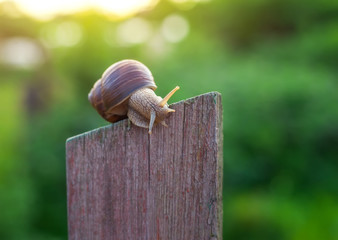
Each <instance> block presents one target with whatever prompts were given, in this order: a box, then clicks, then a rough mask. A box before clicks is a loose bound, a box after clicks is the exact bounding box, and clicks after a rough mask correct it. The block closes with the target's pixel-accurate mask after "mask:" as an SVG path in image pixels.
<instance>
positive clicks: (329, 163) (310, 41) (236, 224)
mask: <svg viewBox="0 0 338 240" xmlns="http://www.w3.org/2000/svg"><path fill="white" fill-rule="evenodd" d="M8 4H11V3H9V2H4V3H2V4H0V49H2V52H1V51H0V52H1V53H2V54H4V52H5V51H6V48H5V47H4V46H8V44H7V45H6V42H7V43H8V41H10V40H13V39H21V40H22V39H26V40H27V39H28V40H30V41H32V42H34V44H35V45H36V46H38V49H40V55H39V56H40V58H38V60H39V59H40V60H39V61H38V62H37V63H36V64H35V65H34V64H33V65H32V66H30V67H26V66H22V65H18V64H17V65H15V64H14V65H13V64H10V62H8V61H9V60H8V59H7V60H6V56H5V55H4V56H5V57H4V56H1V59H2V61H1V62H0V72H1V75H0V102H1V105H0V110H1V124H0V133H1V134H0V207H1V214H0V239H8V240H11V239H13V240H16V239H20V240H21V239H67V211H66V183H65V181H66V177H65V148H64V143H65V140H66V138H68V137H71V136H73V135H76V134H80V133H82V132H84V131H89V130H91V129H94V128H97V127H99V126H102V125H106V124H107V122H104V121H103V120H102V119H100V117H99V115H98V114H96V112H95V110H94V109H92V107H91V106H90V104H89V102H88V101H87V94H88V92H89V90H90V88H91V87H92V85H93V83H94V82H95V81H96V80H97V79H98V78H99V77H100V75H101V74H102V72H103V71H104V70H105V69H106V68H107V67H108V66H109V65H110V64H112V63H114V62H116V61H118V60H121V59H125V58H132V59H137V60H140V61H142V62H144V63H145V64H146V65H147V66H149V68H150V69H151V70H152V72H153V75H154V77H155V80H156V82H157V85H158V87H159V88H158V90H157V92H158V94H159V95H161V96H163V95H165V94H166V93H167V92H168V91H169V90H171V89H172V88H173V87H174V86H175V85H180V86H181V90H180V91H179V92H177V93H176V94H175V95H174V96H173V98H172V100H171V101H172V102H173V101H178V100H181V99H184V98H188V97H192V96H194V95H197V94H201V93H205V92H208V91H219V92H220V93H222V98H223V108H224V239H239V240H240V239H307V240H312V239H326V240H330V239H338V185H337V180H338V179H337V176H338V175H337V172H338V107H337V104H338V94H337V89H338V78H337V76H338V68H337V63H338V31H337V29H338V4H337V2H335V1H329V0H325V1H322V0H313V1H305V0H300V1H291V0H284V1H282V0H273V1H271V0H269V1H268V0H251V1H235V0H229V1H221V0H219V1H216V0H214V1H210V2H205V3H204V2H201V3H198V4H195V6H194V7H191V6H192V5H191V4H192V3H191V4H190V5H189V3H184V4H186V5H187V4H188V5H187V6H188V7H187V6H186V5H184V6H183V5H181V4H175V3H172V2H169V1H165V0H162V1H160V2H159V3H158V5H157V6H156V7H155V8H154V9H153V10H151V11H148V12H143V13H140V14H138V15H137V17H138V18H139V19H142V20H145V21H147V22H148V23H149V24H150V26H151V29H152V31H153V32H152V35H151V36H154V39H155V40H154V41H150V40H149V41H148V42H143V43H139V44H133V45H126V46H123V44H122V45H121V44H120V43H119V42H118V41H117V39H116V33H117V32H118V31H119V27H120V25H121V24H123V23H124V22H126V21H128V20H129V19H124V20H119V21H117V20H111V19H110V18H107V17H106V16H103V15H100V14H98V13H96V12H94V11H85V12H81V13H78V14H75V15H62V16H58V17H55V18H53V19H51V20H48V21H37V20H34V19H32V18H30V17H27V16H25V15H22V14H21V15H18V16H17V15H16V16H13V14H7V12H6V11H7V10H6V9H8ZM182 4H183V3H182ZM11 8H12V12H13V8H15V7H14V6H12V5H11ZM170 14H179V15H180V16H182V17H183V18H184V19H186V21H187V22H188V23H189V26H190V27H189V29H190V30H189V33H188V35H187V37H186V38H184V39H183V40H182V41H180V42H177V43H170V42H166V41H164V40H163V38H160V37H158V36H159V35H160V28H161V23H162V21H163V20H164V19H165V18H166V17H167V16H168V15H170ZM64 23H66V24H69V23H71V24H70V25H69V26H71V28H70V29H71V32H70V33H68V32H67V27H66V32H62V31H63V30H62V31H61V33H62V34H65V35H67V34H73V32H72V31H75V30H76V31H78V32H79V31H80V33H81V34H80V35H78V36H75V38H76V37H78V38H80V40H79V41H78V42H77V43H76V44H73V45H71V44H69V45H71V46H67V44H68V43H69V42H68V43H67V41H66V42H63V45H62V44H59V45H57V44H58V42H53V41H54V40H55V39H56V40H58V38H60V36H56V37H55V39H54V37H53V34H54V33H55V31H56V32H57V31H59V30H58V29H59V26H60V24H64ZM74 24H75V26H76V27H75V28H74ZM66 26H68V25H66ZM62 34H61V36H63V35H62ZM73 37H74V36H73ZM107 39H108V41H107ZM156 39H159V40H156ZM56 40H55V41H56ZM66 40H67V39H66ZM71 40H72V39H70V41H71ZM73 40H74V39H73ZM160 40H161V41H160ZM58 41H59V43H60V41H61V43H62V41H63V40H62V38H61V40H60V39H59V40H58ZM156 41H157V42H156ZM156 44H157V45H156ZM4 49H5V50H4ZM5 53H6V52H5ZM15 53H18V55H17V56H18V58H20V54H24V52H23V53H22V52H15ZM7 58H8V56H7ZM28 60H29V61H33V62H34V58H33V59H30V58H28ZM35 60H36V59H35ZM6 61H7V62H6ZM18 66H19V67H18Z"/></svg>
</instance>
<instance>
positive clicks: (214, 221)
mask: <svg viewBox="0 0 338 240" xmlns="http://www.w3.org/2000/svg"><path fill="white" fill-rule="evenodd" d="M170 107H171V108H173V109H175V110H176V112H175V113H173V114H171V115H170V116H169V117H168V118H167V119H166V122H167V124H168V126H169V127H168V128H165V127H163V126H161V125H156V126H155V127H154V128H153V133H152V135H148V132H147V129H143V128H139V127H137V126H135V125H133V124H131V125H128V121H127V120H123V121H120V122H117V123H115V124H112V125H109V126H106V127H102V128H99V129H96V130H93V131H90V132H87V133H84V134H81V135H79V136H75V137H73V138H70V139H68V140H67V143H66V150H67V152H66V158H67V159H66V160H67V161H66V163H67V197H68V229H69V230H68V231H69V239H70V240H77V239H79V240H86V239H88V240H89V239H90V240H93V239H100V240H107V239H121V240H124V239H135V240H142V239H144V240H152V239H157V240H158V239H165V240H167V239H172V240H187V239H191V240H197V239H222V171H223V166H222V165H223V159H222V148H223V146H222V145H223V135H222V134H223V133H222V104H221V96H220V94H219V93H217V92H211V93H207V94H204V95H200V96H197V97H195V98H191V99H188V100H185V101H181V102H178V103H176V104H173V105H171V106H170Z"/></svg>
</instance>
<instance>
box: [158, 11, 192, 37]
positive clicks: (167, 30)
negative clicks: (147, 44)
mask: <svg viewBox="0 0 338 240" xmlns="http://www.w3.org/2000/svg"><path fill="white" fill-rule="evenodd" d="M161 31H162V34H163V36H164V38H165V39H166V40H167V41H169V42H173V43H175V42H179V41H181V40H183V39H184V38H185V37H186V36H187V34H188V32H189V24H188V21H187V20H186V19H185V18H184V17H182V16H180V15H178V14H173V15H170V16H168V17H166V18H165V19H164V20H163V23H162V27H161Z"/></svg>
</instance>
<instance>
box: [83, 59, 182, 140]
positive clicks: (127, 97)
mask: <svg viewBox="0 0 338 240" xmlns="http://www.w3.org/2000/svg"><path fill="white" fill-rule="evenodd" d="M156 88H157V86H156V85H155V82H154V78H153V76H152V74H151V72H150V70H149V69H148V68H147V67H146V66H145V65H144V64H142V63H141V62H138V61H136V60H122V61H119V62H117V63H114V64H113V65H111V66H110V67H109V68H108V69H107V70H106V71H105V72H104V73H103V74H102V77H101V78H100V79H99V80H97V81H96V83H95V84H94V86H93V88H92V89H91V90H90V92H89V94H88V99H89V101H90V103H91V104H92V106H93V107H94V108H95V109H96V111H97V112H98V113H99V114H100V115H101V116H102V117H103V118H104V119H105V120H107V121H108V122H111V123H114V122H117V121H120V120H122V119H125V118H127V117H128V118H129V119H130V121H131V122H132V123H133V124H135V125H136V126H139V127H143V128H148V129H149V134H151V131H152V128H153V126H154V124H155V123H160V124H162V125H164V126H166V127H167V124H166V123H165V118H166V117H167V116H168V114H169V113H170V112H175V110H174V109H170V108H169V106H168V104H167V102H168V100H169V99H170V97H171V96H172V95H173V94H174V93H175V92H176V91H177V90H178V89H179V87H178V86H176V87H175V88H174V89H173V90H172V91H171V92H169V93H168V95H167V96H165V97H164V98H163V99H162V98H161V97H159V96H157V95H156V94H155V92H154V90H155V89H156Z"/></svg>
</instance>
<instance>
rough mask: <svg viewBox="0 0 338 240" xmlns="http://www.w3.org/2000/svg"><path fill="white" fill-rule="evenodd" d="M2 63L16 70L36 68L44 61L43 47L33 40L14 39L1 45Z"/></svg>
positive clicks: (0, 56) (0, 55) (0, 57)
mask: <svg viewBox="0 0 338 240" xmlns="http://www.w3.org/2000/svg"><path fill="white" fill-rule="evenodd" d="M0 59H1V62H2V63H4V64H7V65H10V66H13V67H16V68H28V69H29V68H34V67H37V66H38V65H41V64H42V62H43V61H44V53H43V50H42V47H41V46H40V45H38V44H37V42H36V41H35V40H33V39H29V38H24V37H13V38H9V39H7V40H5V41H4V42H2V43H1V44H0Z"/></svg>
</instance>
